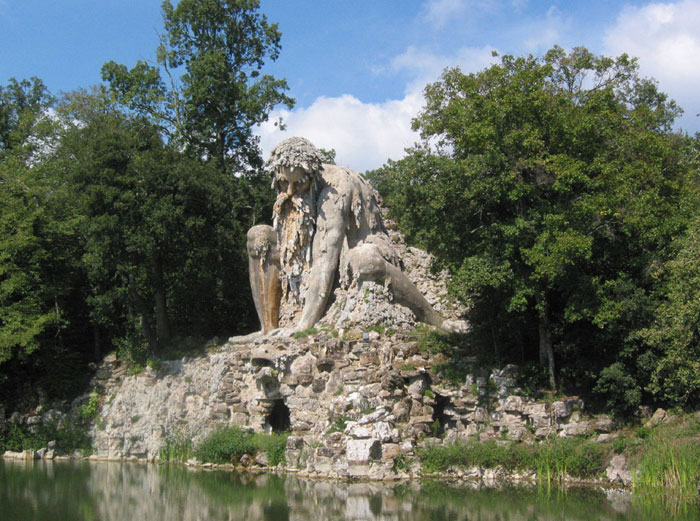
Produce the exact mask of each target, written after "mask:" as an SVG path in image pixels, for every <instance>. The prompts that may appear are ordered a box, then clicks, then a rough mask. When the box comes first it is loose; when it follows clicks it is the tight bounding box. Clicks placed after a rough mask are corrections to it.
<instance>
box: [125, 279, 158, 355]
mask: <svg viewBox="0 0 700 521" xmlns="http://www.w3.org/2000/svg"><path fill="white" fill-rule="evenodd" d="M129 295H130V296H131V300H132V301H133V302H134V304H135V305H136V309H137V310H138V313H139V315H141V330H142V331H143V336H144V337H145V338H146V342H148V347H149V349H150V350H151V352H155V351H156V350H157V349H158V339H157V337H156V335H155V332H154V331H153V310H152V309H151V308H149V307H148V306H147V305H146V302H145V301H144V300H143V298H141V295H139V292H138V290H137V289H136V287H135V283H134V281H133V278H132V277H129Z"/></svg>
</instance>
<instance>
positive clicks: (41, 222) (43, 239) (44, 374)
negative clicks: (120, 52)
mask: <svg viewBox="0 0 700 521" xmlns="http://www.w3.org/2000/svg"><path fill="white" fill-rule="evenodd" d="M162 10H163V20H164V24H165V27H164V31H163V34H162V38H161V45H160V46H159V47H158V49H156V50H155V51H156V52H155V61H154V62H153V63H147V62H146V61H139V62H137V63H136V64H135V65H133V66H130V67H127V66H126V65H122V64H118V63H115V62H113V61H110V62H108V63H106V64H105V65H104V67H103V68H102V76H103V80H104V83H103V84H102V85H98V86H96V87H94V88H92V89H89V90H86V89H79V90H76V91H75V92H70V93H66V94H63V95H62V96H61V97H60V98H59V99H56V98H55V97H53V96H51V94H50V93H49V92H48V90H47V89H46V87H45V86H44V84H43V83H42V81H41V80H39V79H38V78H32V79H31V80H21V81H18V80H15V79H10V80H9V82H8V83H7V85H0V188H1V189H0V395H1V396H3V404H4V405H5V407H6V409H7V412H8V413H10V412H12V411H14V410H23V411H24V410H28V409H30V408H31V407H33V406H34V405H36V404H37V403H38V402H41V401H44V400H45V399H46V397H47V396H48V397H50V398H51V399H52V400H71V399H72V398H74V397H75V396H77V395H79V394H80V393H82V392H85V390H86V389H85V386H86V385H87V383H88V381H89V378H90V372H91V371H90V364H91V363H93V362H96V361H98V360H100V359H101V358H102V357H103V356H104V354H105V353H107V352H109V351H113V350H114V351H116V352H117V355H118V357H119V358H120V359H121V360H123V361H126V362H128V363H130V364H132V366H133V369H132V372H137V371H138V370H140V369H141V368H143V367H146V366H147V365H148V366H150V367H152V368H153V369H154V370H157V368H158V363H159V362H158V361H159V360H160V359H164V358H168V357H178V356H184V355H183V352H184V353H186V354H190V352H191V349H190V345H189V344H192V342H191V341H190V339H192V338H195V339H197V340H196V341H195V342H194V343H196V344H197V345H198V346H200V347H199V348H200V349H201V346H202V345H203V344H204V340H207V339H210V338H212V337H213V336H215V335H216V336H220V337H228V336H229V335H230V334H231V333H232V332H245V331H250V330H253V329H255V328H256V326H257V316H256V314H255V311H254V306H253V305H252V304H253V303H252V299H251V296H250V294H249V293H248V292H247V291H243V290H242V288H247V287H248V281H247V255H246V248H245V242H246V231H247V230H248V228H250V226H252V225H253V224H257V223H261V222H264V221H265V219H268V218H269V217H270V215H271V207H272V203H273V201H274V194H272V192H271V189H270V188H269V184H270V183H269V176H268V174H266V173H264V172H263V171H262V169H261V167H262V158H261V153H260V148H259V146H258V143H257V138H256V137H254V136H253V134H252V129H253V127H254V126H255V125H256V124H258V123H261V122H263V121H265V120H266V119H267V117H268V114H269V113H270V111H271V110H272V109H273V107H275V106H276V105H278V104H282V105H286V106H291V105H292V104H293V100H292V99H291V98H289V97H288V96H287V95H286V94H285V93H286V91H287V84H286V82H285V81H284V80H282V79H276V78H274V77H273V76H271V75H269V74H264V73H262V72H263V66H264V65H265V63H266V62H269V61H274V60H276V59H277V57H278V56H279V52H280V32H279V30H278V29H277V25H276V24H272V23H269V22H268V21H267V19H266V17H265V16H264V15H263V14H262V13H260V11H259V2H258V1H255V0H254V1H250V2H228V3H226V2H204V3H202V2H198V1H194V0H180V1H179V2H177V3H176V4H175V5H173V3H171V2H169V1H165V2H163V4H162ZM47 114H51V117H47V116H46V115H47ZM241 172H243V173H242V174H241ZM222 259H225V262H224V261H222ZM199 339H202V341H200V340H199Z"/></svg>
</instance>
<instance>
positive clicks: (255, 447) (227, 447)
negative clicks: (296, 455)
mask: <svg viewBox="0 0 700 521" xmlns="http://www.w3.org/2000/svg"><path fill="white" fill-rule="evenodd" d="M287 436H288V434H286V433H279V434H270V435H267V434H253V433H250V432H247V431H244V430H242V429H240V428H238V427H228V428H222V429H219V430H216V431H214V432H213V433H211V434H210V435H209V436H207V437H206V438H205V439H203V440H202V441H201V442H200V443H199V444H198V445H197V446H196V447H195V448H194V450H193V452H192V453H193V454H194V457H195V458H197V459H198V460H199V461H201V462H202V463H219V464H223V463H236V462H237V461H238V460H239V459H240V457H241V456H243V455H244V454H248V455H249V456H253V457H254V456H255V455H256V454H258V453H260V452H265V453H267V456H268V458H269V463H270V465H271V466H275V465H278V464H279V463H284V462H285V457H284V452H285V449H286V446H287ZM166 447H167V445H166Z"/></svg>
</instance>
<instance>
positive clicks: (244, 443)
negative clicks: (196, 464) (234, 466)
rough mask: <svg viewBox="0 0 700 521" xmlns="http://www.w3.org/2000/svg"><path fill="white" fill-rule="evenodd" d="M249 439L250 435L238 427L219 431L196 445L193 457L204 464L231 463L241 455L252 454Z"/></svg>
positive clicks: (252, 448)
mask: <svg viewBox="0 0 700 521" xmlns="http://www.w3.org/2000/svg"><path fill="white" fill-rule="evenodd" d="M251 438H252V434H251V433H248V432H245V431H243V430H242V429H239V428H238V427H230V428H224V429H219V430H216V431H214V432H212V433H211V434H210V435H209V436H207V437H206V438H204V439H203V440H202V441H201V443H200V444H199V445H197V447H196V448H195V450H194V455H195V457H196V458H197V459H198V460H199V461H201V462H205V463H233V462H234V461H237V460H238V458H240V457H241V456H243V454H253V453H254V446H253V444H252V442H251Z"/></svg>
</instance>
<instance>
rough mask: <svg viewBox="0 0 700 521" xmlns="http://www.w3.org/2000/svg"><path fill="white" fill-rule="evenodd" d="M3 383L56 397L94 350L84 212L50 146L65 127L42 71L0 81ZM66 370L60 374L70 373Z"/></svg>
mask: <svg viewBox="0 0 700 521" xmlns="http://www.w3.org/2000/svg"><path fill="white" fill-rule="evenodd" d="M0 100H1V104H0V114H1V116H0V119H1V120H2V123H0V127H1V128H2V130H1V131H0V133H1V134H2V138H1V139H2V146H1V147H0V387H1V391H2V395H3V401H4V402H5V403H6V404H7V405H9V406H10V407H11V406H12V405H11V404H12V403H13V402H15V401H16V400H17V399H20V398H24V399H28V400H31V397H32V396H35V395H36V394H41V393H44V396H47V395H48V396H50V397H52V398H55V399H58V398H61V397H64V396H66V394H67V393H68V394H70V393H69V391H70V390H71V389H73V390H75V387H74V386H75V385H78V386H79V385H80V382H82V378H81V376H82V375H83V374H85V372H84V371H83V369H84V368H85V365H86V364H87V362H88V361H89V360H90V358H91V355H92V352H91V351H90V350H86V349H85V347H86V346H89V345H90V344H89V340H88V341H87V342H86V341H85V339H86V338H89V328H87V327H86V324H87V323H88V321H87V310H86V306H85V305H84V303H83V302H82V299H81V295H82V293H83V291H82V290H83V289H84V288H83V280H82V277H81V274H80V267H79V262H78V259H79V256H80V254H79V240H78V229H79V222H80V218H79V216H78V215H76V214H75V212H74V207H73V205H71V204H64V203H65V201H66V199H65V197H66V195H67V192H66V187H65V186H64V185H62V184H61V183H60V182H58V180H57V178H56V176H55V171H54V169H53V162H52V155H53V151H54V150H55V145H56V142H57V140H58V136H59V130H60V129H59V127H58V126H57V125H56V122H55V120H54V119H53V118H51V117H49V116H48V111H49V109H50V108H53V98H52V97H51V96H50V95H49V93H48V91H47V90H46V88H45V87H44V85H43V83H42V82H41V80H38V79H37V78H32V80H31V81H26V80H25V81H16V80H14V79H12V80H10V82H9V85H8V86H7V87H6V88H2V87H0ZM66 376H68V380H66V381H63V382H60V381H59V380H60V379H61V378H62V377H66Z"/></svg>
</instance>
